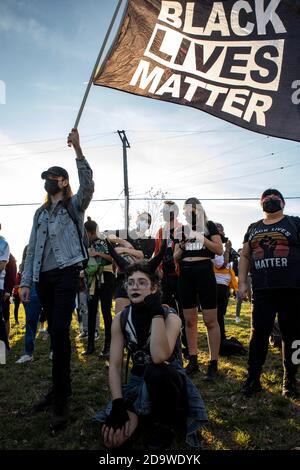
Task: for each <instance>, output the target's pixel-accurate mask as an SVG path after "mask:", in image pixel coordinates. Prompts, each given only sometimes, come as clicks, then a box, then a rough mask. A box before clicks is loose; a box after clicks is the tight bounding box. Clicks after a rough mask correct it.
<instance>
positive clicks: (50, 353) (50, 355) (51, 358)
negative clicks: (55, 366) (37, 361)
mask: <svg viewBox="0 0 300 470" xmlns="http://www.w3.org/2000/svg"><path fill="white" fill-rule="evenodd" d="M49 359H50V361H52V360H53V351H50V352H49Z"/></svg>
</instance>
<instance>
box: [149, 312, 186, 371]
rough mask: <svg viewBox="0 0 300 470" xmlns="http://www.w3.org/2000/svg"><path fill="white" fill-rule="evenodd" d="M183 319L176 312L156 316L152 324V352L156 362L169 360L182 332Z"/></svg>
mask: <svg viewBox="0 0 300 470" xmlns="http://www.w3.org/2000/svg"><path fill="white" fill-rule="evenodd" d="M180 328H181V320H180V318H179V317H178V316H177V315H175V314H172V313H171V314H169V315H168V316H167V318H166V320H165V319H164V318H163V316H157V317H154V318H153V320H152V326H151V337H150V353H151V357H152V360H153V362H154V364H161V363H162V362H164V361H167V360H168V359H169V358H170V356H171V354H172V352H173V350H174V347H175V344H176V340H177V338H178V335H179V333H180Z"/></svg>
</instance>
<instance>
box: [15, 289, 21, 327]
mask: <svg viewBox="0 0 300 470" xmlns="http://www.w3.org/2000/svg"><path fill="white" fill-rule="evenodd" d="M14 304H15V307H14V316H15V322H16V323H18V322H19V307H20V297H19V295H16V294H14Z"/></svg>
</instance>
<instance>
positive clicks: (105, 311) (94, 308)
mask: <svg viewBox="0 0 300 470" xmlns="http://www.w3.org/2000/svg"><path fill="white" fill-rule="evenodd" d="M103 276H104V283H103V284H101V287H100V288H99V287H98V285H96V289H95V293H94V295H92V296H91V297H90V299H89V301H88V343H89V345H90V346H92V347H93V346H94V338H95V330H96V317H97V312H98V303H99V300H100V302H101V312H102V315H103V320H104V331H105V346H109V345H110V340H111V323H112V316H111V308H112V298H113V292H114V288H115V276H114V274H113V273H110V272H104V273H103Z"/></svg>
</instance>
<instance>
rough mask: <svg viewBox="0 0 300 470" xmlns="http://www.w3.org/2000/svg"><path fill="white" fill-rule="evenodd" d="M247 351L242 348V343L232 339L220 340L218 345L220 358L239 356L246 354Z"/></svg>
mask: <svg viewBox="0 0 300 470" xmlns="http://www.w3.org/2000/svg"><path fill="white" fill-rule="evenodd" d="M246 352H247V350H246V349H245V348H244V346H243V345H242V343H241V342H240V341H239V340H238V339H236V338H234V337H233V336H232V337H231V338H230V339H222V341H221V345H220V356H233V355H239V354H246Z"/></svg>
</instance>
